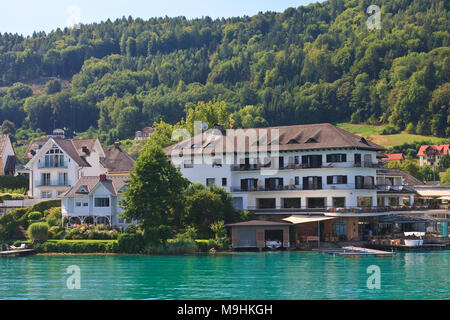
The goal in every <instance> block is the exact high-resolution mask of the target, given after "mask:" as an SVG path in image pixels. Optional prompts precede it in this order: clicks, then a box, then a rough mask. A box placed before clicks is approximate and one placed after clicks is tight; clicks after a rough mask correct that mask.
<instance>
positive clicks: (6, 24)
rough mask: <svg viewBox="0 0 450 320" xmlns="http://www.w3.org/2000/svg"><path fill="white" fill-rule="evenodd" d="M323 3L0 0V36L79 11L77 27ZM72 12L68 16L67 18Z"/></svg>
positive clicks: (48, 26)
mask: <svg viewBox="0 0 450 320" xmlns="http://www.w3.org/2000/svg"><path fill="white" fill-rule="evenodd" d="M322 1H323V0H320V1H318V0H162V1H161V0H159V1H155V0H120V1H118V0H0V32H1V33H5V32H11V33H19V34H24V35H31V34H32V33H33V31H42V30H43V31H46V32H50V31H52V30H55V29H56V28H58V27H60V28H64V27H66V26H67V24H68V23H69V22H70V21H74V19H71V17H72V18H73V17H75V19H77V18H76V16H77V10H78V9H75V10H72V11H70V9H69V8H70V7H71V6H76V7H78V8H79V12H80V14H79V17H80V18H79V20H80V22H81V23H92V22H100V21H102V20H106V19H108V18H110V19H111V20H115V19H116V18H120V17H122V16H126V17H128V16H129V15H131V16H133V17H134V18H136V17H140V18H143V19H148V18H150V17H161V16H166V15H167V16H169V17H175V16H186V17H187V18H196V17H202V16H210V17H211V18H217V17H219V18H220V17H234V16H243V15H248V16H251V15H254V14H257V13H258V12H260V11H262V12H265V11H276V12H281V11H284V10H285V9H286V8H289V7H298V6H300V5H306V4H309V3H314V2H322ZM71 12H72V14H71Z"/></svg>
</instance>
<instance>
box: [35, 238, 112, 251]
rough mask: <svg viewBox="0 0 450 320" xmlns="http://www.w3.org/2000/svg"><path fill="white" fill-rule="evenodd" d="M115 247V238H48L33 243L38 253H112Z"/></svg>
mask: <svg viewBox="0 0 450 320" xmlns="http://www.w3.org/2000/svg"><path fill="white" fill-rule="evenodd" d="M114 243H116V244H114ZM116 248H117V241H116V240H59V241H58V240H49V241H46V242H44V243H39V244H36V245H34V249H35V250H36V251H37V252H39V253H113V252H115V251H113V250H114V249H116Z"/></svg>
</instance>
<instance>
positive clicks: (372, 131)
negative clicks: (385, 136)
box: [336, 122, 384, 138]
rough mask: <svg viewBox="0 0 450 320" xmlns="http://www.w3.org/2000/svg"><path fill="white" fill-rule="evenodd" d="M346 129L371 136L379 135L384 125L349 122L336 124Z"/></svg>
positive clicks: (364, 135)
mask: <svg viewBox="0 0 450 320" xmlns="http://www.w3.org/2000/svg"><path fill="white" fill-rule="evenodd" d="M336 126H337V127H338V128H341V129H343V130H345V131H348V132H351V133H354V134H357V135H360V136H363V137H364V138H369V137H370V136H372V135H378V134H380V133H381V131H383V129H384V126H372V125H368V124H352V123H348V122H344V123H338V124H337V125H336Z"/></svg>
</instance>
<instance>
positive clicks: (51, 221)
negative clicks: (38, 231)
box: [45, 208, 62, 227]
mask: <svg viewBox="0 0 450 320" xmlns="http://www.w3.org/2000/svg"><path fill="white" fill-rule="evenodd" d="M46 211H48V214H46V215H45V220H47V223H48V225H49V226H51V227H53V226H61V222H62V220H61V218H62V215H61V208H52V209H50V210H46Z"/></svg>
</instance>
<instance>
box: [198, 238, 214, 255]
mask: <svg viewBox="0 0 450 320" xmlns="http://www.w3.org/2000/svg"><path fill="white" fill-rule="evenodd" d="M195 242H196V243H197V247H198V250H199V251H201V252H208V251H209V250H211V249H216V248H217V242H216V240H215V239H208V240H195Z"/></svg>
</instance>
